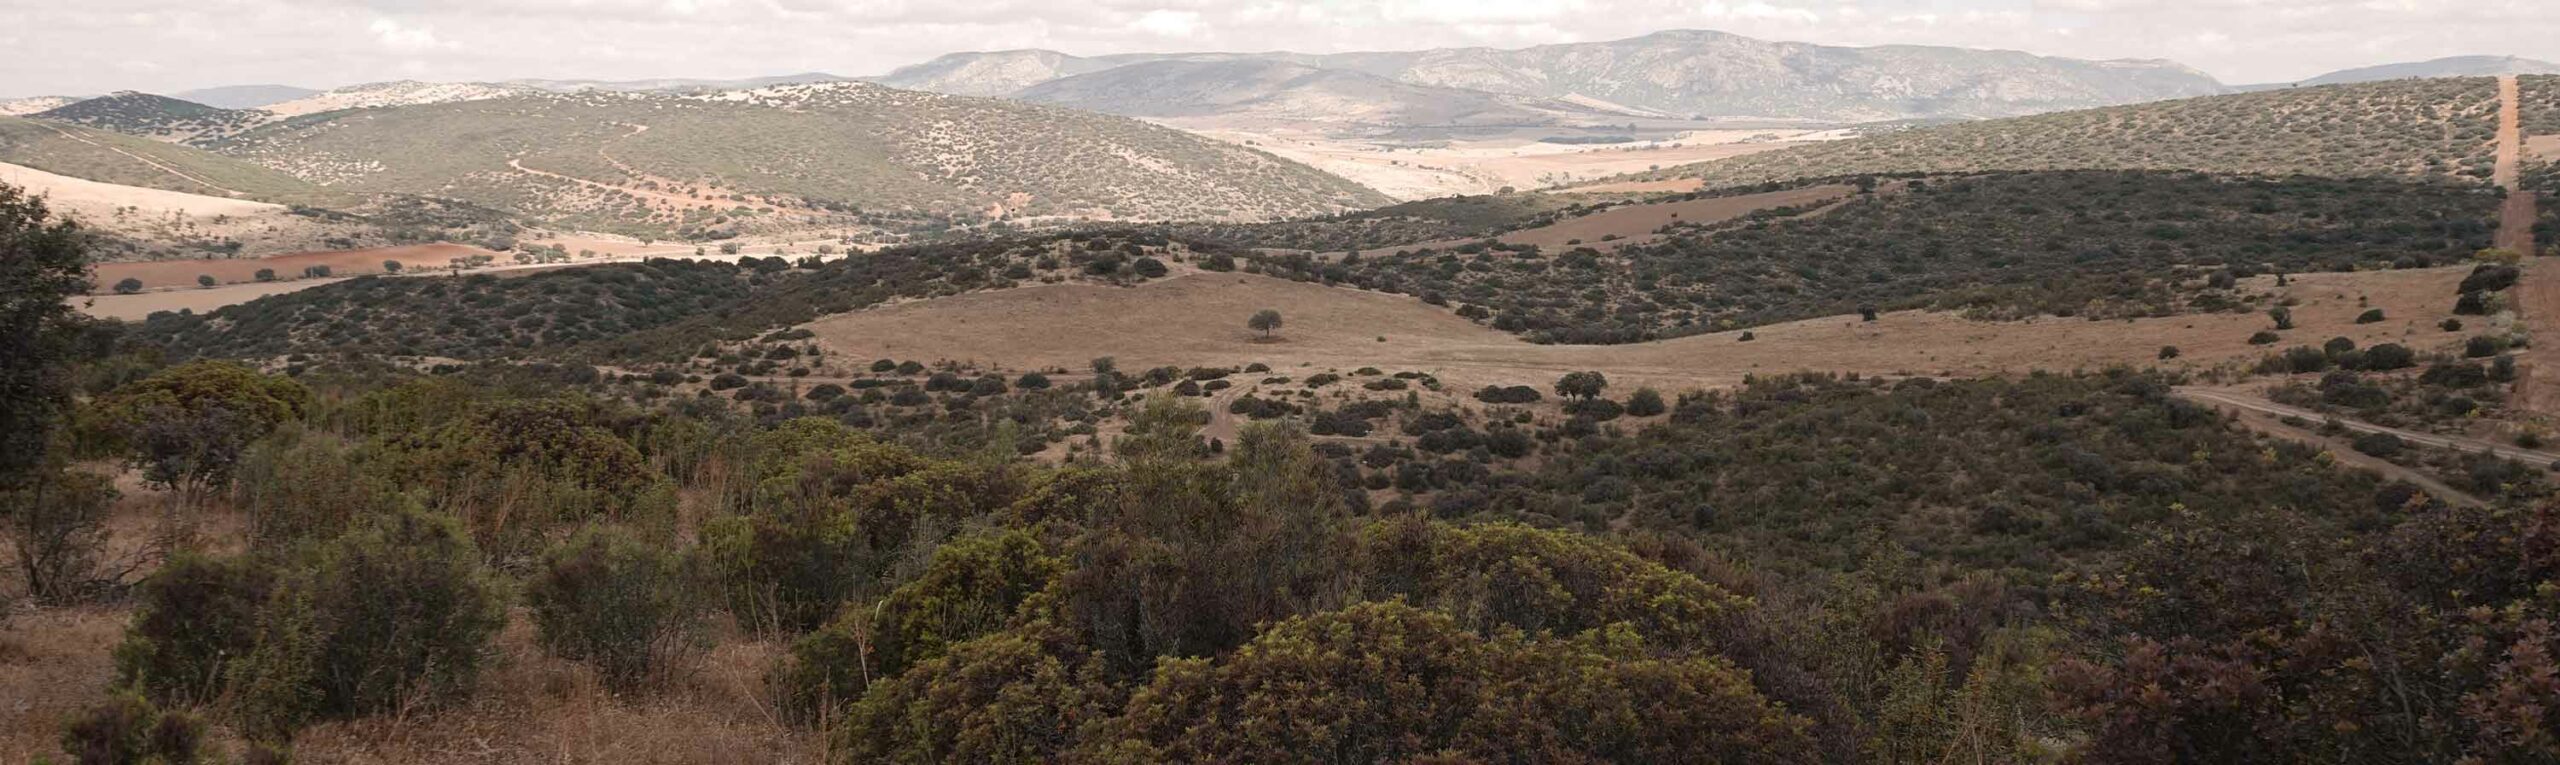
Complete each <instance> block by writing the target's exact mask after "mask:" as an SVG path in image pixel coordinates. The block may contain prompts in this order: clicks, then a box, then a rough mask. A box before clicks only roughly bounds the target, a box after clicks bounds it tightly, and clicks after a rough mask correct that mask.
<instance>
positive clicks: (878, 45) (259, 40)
mask: <svg viewBox="0 0 2560 765" xmlns="http://www.w3.org/2000/svg"><path fill="white" fill-rule="evenodd" d="M9 2H10V3H11V4H13V6H14V7H7V8H0V22H6V23H0V28H4V29H7V30H9V31H6V32H0V45H6V46H8V47H10V48H12V49H14V50H16V51H18V55H17V56H16V57H15V59H16V61H15V64H16V65H13V66H12V67H11V68H10V69H9V70H7V71H0V94H7V95H8V96H10V97H24V96H39V95H96V94H101V93H106V92H111V91H118V90H140V91H146V92H157V93H170V92H177V91H186V90H196V89H202V88H210V87H220V86H228V85H257V84H281V85H292V86H297V87H306V88H316V89H327V88H333V87H342V86H346V85H352V84H358V83H365V82H379V81H386V80H401V79H416V80H428V81H440V82H455V81H501V80H516V79H546V80H646V79H673V78H684V79H715V80H717V79H743V78H750V77H764V76H776V75H786V74H796V73H805V72H825V73H829V74H836V75H843V76H870V75H879V74H884V73H886V72H888V71H890V70H892V69H895V68H897V67H900V66H905V65H909V64H915V63H921V62H923V61H927V60H930V59H932V58H934V57H936V56H940V55H944V54H949V53H957V52H967V51H985V50H1009V49H1021V48H1043V49H1050V50H1057V51H1061V52H1064V53H1069V54H1074V55H1081V56H1095V55H1110V54H1117V53H1173V52H1209V51H1215V52H1260V51H1278V50H1285V51H1293V52H1302V53H1338V52H1348V51H1389V50H1418V49H1428V48H1443V47H1464V46H1485V47H1497V48H1518V47H1527V46H1532V45H1540V44H1553V43H1573V42H1598V41H1606V40H1616V39H1624V38H1629V37H1639V36H1643V35H1646V34H1651V33H1654V32H1660V31H1665V30H1674V29H1703V30H1713V31H1720V32H1729V33H1732V34H1738V35H1743V36H1747V37H1755V38H1761V39H1768V40H1787V41H1797V42H1807V43H1815V44H1823V45H1843V46H1873V45H1905V44H1907V45H1940V46H1951V47H1965V48H1978V49H1996V50H2019V51H2024V52H2027V53H2033V54H2037V55H2044V56H2065V57H2070V58H2083V59H2168V60H2173V61H2177V62H2179V63H2181V64H2185V65H2188V66H2191V67H2195V68H2197V69H2199V70H2202V71H2204V72H2205V73H2207V74H2209V75H2212V76H2213V77H2214V78H2216V79H2218V80H2220V81H2222V82H2224V83H2226V84H2234V85H2239V84H2251V83H2272V82H2293V81H2299V80H2302V79H2305V78H2309V77H2312V76H2316V75H2319V74H2322V73H2325V72H2330V71H2335V70H2339V69H2348V68H2355V67H2362V66H2372V65H2379V64H2390V63H2400V62H2409V61H2422V60H2428V59H2436V58H2444V57H2449V56H2463V55H2483V56H2510V55H2512V56H2522V57H2525V58H2546V59H2547V58H2551V57H2553V53H2554V52H2551V51H2547V50H2542V49H2543V48H2547V47H2548V45H2547V43H2544V44H2537V43H2536V42H2535V41H2538V40H2539V41H2547V40H2550V39H2554V38H2555V37H2560V6H2553V5H2547V4H2541V3H2531V2H2524V1H2523V0H2493V1H2489V2H2471V3H2454V2H2434V1H2432V0H2406V1H2404V2H2394V3H2368V2H2361V1H2359V0H2310V1H2309V2H2288V3H2267V2H2258V1H2256V0H2191V1H2181V2H2141V1H2140V0H1975V1H1959V0H1940V1H1936V2H1930V1H1925V0H1838V1H1829V0H1825V1H1815V0H1748V1H1746V2H1727V0H1705V1H1704V2H1667V1H1664V0H1627V1H1624V2H1617V1H1612V0H1510V1H1508V2H1503V1H1494V2H1459V1H1458V0H1340V1H1338V2H1257V3H1247V4H1222V3H1214V2H1203V1H1200V0H1145V1H1138V0H1108V1H1106V2H1099V3H1089V4H1080V5H1078V6H1076V7H1072V8H1059V7H1050V6H1049V5H1048V4H1045V3H1037V2H1027V1H1023V0H992V1H991V2H982V3H977V4H971V5H968V6H946V5H940V4H926V3H918V2H912V1H911V0H757V1H756V2H745V1H744V0H541V1H538V2H529V3H500V2H496V1H495V0H470V1H468V2H460V3H432V4H431V3H425V2H418V1H417V0H230V1H229V2H224V3H220V4H214V5H200V4H187V3H176V2H169V1H168V0H99V1H98V2H93V3H89V4H85V5H84V6H82V7H77V8H74V7H69V6H67V5H59V4H37V3H32V2H26V0H9ZM2268 29H2280V30H2282V31H2280V32H2275V33H2268V34H2256V33H2257V31H2258V30H2268ZM2252 34H2256V36H2254V37H2253V36H2251V35H2252Z"/></svg>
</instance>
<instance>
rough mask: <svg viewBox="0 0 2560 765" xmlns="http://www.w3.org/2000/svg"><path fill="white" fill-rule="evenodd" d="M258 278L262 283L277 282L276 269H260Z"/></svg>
mask: <svg viewBox="0 0 2560 765" xmlns="http://www.w3.org/2000/svg"><path fill="white" fill-rule="evenodd" d="M256 278H257V280H258V281H262V282H272V281H275V280H276V270H275V269H272V268H261V269H258V273H257V276H256Z"/></svg>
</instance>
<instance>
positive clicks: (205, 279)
mask: <svg viewBox="0 0 2560 765" xmlns="http://www.w3.org/2000/svg"><path fill="white" fill-rule="evenodd" d="M196 286H199V287H211V286H213V275H212V274H197V275H196Z"/></svg>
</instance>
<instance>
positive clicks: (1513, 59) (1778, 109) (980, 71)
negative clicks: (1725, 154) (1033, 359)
mask: <svg viewBox="0 0 2560 765" xmlns="http://www.w3.org/2000/svg"><path fill="white" fill-rule="evenodd" d="M1238 59H1243V60H1258V61H1268V62H1281V63H1289V64H1296V65H1300V66H1310V67H1316V68H1320V69H1331V70H1342V71H1349V72H1358V73H1362V74H1368V75H1372V76H1375V77H1381V78H1385V79H1389V80H1394V81H1397V82H1403V83H1408V84H1414V85H1428V86H1435V87H1443V88H1462V89H1468V90H1477V91H1483V92H1487V93H1495V94H1501V95H1508V96H1523V97H1532V98H1541V99H1590V100H1594V101H1599V102H1605V103H1610V104H1617V105H1621V106H1625V107H1630V108H1634V109H1641V110H1646V111H1652V112H1658V113H1662V114H1666V115H1675V116H1694V117H1702V118H1743V119H1782V120H1805V121H1816V122H1868V121H1881V120H1896V119H1942V118H1974V117H1999V116H2014V115H2022V114H2032V113H2038V112H2047V111H2056V110H2062V109H2076V108H2085V107H2092V106H2104V105H2112V104H2124V103H2136V102H2142V101H2154V100H2159V99H2164V98H2179V97H2186V96H2199V95H2210V94H2216V93H2223V92H2227V91H2228V89H2227V88H2225V87H2224V86H2223V85H2222V84H2221V83H2218V82H2215V81H2214V80H2213V78H2211V77H2209V76H2206V75H2205V74H2203V73H2201V72H2197V71H2195V70H2193V69H2188V68H2186V67H2183V66H2179V65H2177V64H2174V63H2170V62H2165V61H2083V60H2077V59H2065V58H2048V57H2040V56H2033V55H2029V54H2025V53H2018V52H2013V51H1983V50H1970V49H1960V48H1940V47H1927V46H1908V45H1902V46H1883V47H1874V48H1845V47H1834V46H1823V45H1811V44H1805V43H1788V42H1770V41H1764V40H1756V39H1752V38H1748V37H1742V36H1739V35H1731V34H1725V33H1721V32H1710V31H1670V32H1661V33H1657V34H1652V35H1646V36H1643V37H1637V38H1631V39H1626V40H1616V41H1610V42H1595V43H1573V44H1564V45H1542V46H1537V47H1532V48H1523V49H1516V50H1501V49H1492V48H1444V49H1435V50H1423V51H1403V52H1376V53H1341V54H1330V55H1308V54H1295V53H1258V54H1232V53H1203V54H1167V55H1151V54H1139V55H1122V56H1108V57H1097V58H1079V57H1076V56H1069V55H1066V54H1062V53H1057V52H1054V51H1037V50H1032V51H1019V50H1018V51H1001V52H994V53H962V54H952V55H947V56H943V57H941V58H937V59H935V60H933V61H929V62H926V63H923V64H918V65H915V66H910V67H906V68H902V69H899V70H897V71H893V72H891V73H889V74H887V75H884V76H882V77H880V78H877V81H878V82H881V83H883V84H888V85H892V86H896V87H905V88H917V89H923V90H933V91H938V92H946V93H961V94H969V95H1012V94H1015V93H1020V92H1023V91H1024V90H1025V89H1027V88H1030V87H1032V86H1034V85H1039V84H1041V83H1045V82H1048V81H1051V80H1057V79H1063V78H1067V77H1073V76H1077V75H1083V74H1089V73H1093V72H1099V71H1105V70H1109V69H1113V68H1117V67H1122V66H1130V65H1136V64H1143V63H1149V62H1160V61H1168V60H1172V61H1194V62H1198V61H1223V60H1238Z"/></svg>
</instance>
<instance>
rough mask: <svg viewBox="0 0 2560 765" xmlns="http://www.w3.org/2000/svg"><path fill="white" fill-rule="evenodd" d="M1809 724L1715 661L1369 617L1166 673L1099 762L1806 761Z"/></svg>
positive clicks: (1268, 635) (1429, 620) (1398, 615)
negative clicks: (1487, 635)
mask: <svg viewBox="0 0 2560 765" xmlns="http://www.w3.org/2000/svg"><path fill="white" fill-rule="evenodd" d="M1805 726H1806V723H1805V721H1803V720H1802V719H1801V718H1795V717H1793V716H1791V715H1789V714H1787V712H1786V711H1785V710H1784V709H1783V708H1781V707H1778V706H1776V705H1773V704H1771V703H1769V702H1768V700H1766V699H1765V698H1762V697H1761V696H1760V694H1759V693H1758V692H1756V691H1754V690H1753V689H1752V687H1751V681H1750V677H1749V675H1748V674H1747V673H1744V672H1741V671H1739V670H1736V669H1735V668H1733V667H1732V665H1730V664H1727V663H1725V662H1723V661H1722V660H1718V659H1712V658H1686V659H1684V658H1653V657H1649V656H1646V655H1645V654H1644V649H1643V646H1642V643H1641V641H1638V640H1636V639H1634V638H1633V637H1632V636H1628V635H1625V634H1611V635H1598V636H1594V637H1593V638H1591V639H1588V640H1581V641H1557V640H1532V639H1523V638H1521V637H1520V636H1519V635H1518V634H1517V633H1506V634H1504V635H1500V636H1496V637H1494V638H1491V639H1488V638H1484V637H1480V636H1478V635H1476V634H1475V633H1473V632H1470V631H1468V630H1466V629H1464V628H1461V627H1460V626H1458V624H1457V623H1456V622H1455V621H1454V620H1452V619H1451V618H1450V617H1449V616H1448V615H1446V614H1442V613H1437V612H1433V611H1426V610H1422V609H1417V608H1414V607H1412V606H1408V605H1405V604H1402V603H1394V602H1389V603H1364V604H1360V605H1355V606H1352V607H1349V608H1346V609H1344V610H1342V611H1339V612H1331V613H1323V614H1316V615H1311V616H1304V617H1298V618H1295V619H1291V620H1288V621H1285V622H1282V623H1279V624H1277V625H1274V626H1273V627H1272V628H1271V629H1270V630H1269V631H1267V632H1265V633H1263V634H1262V635H1261V636H1260V637H1258V638H1256V639H1255V640H1254V641H1253V642H1251V643H1249V644H1246V645H1245V646H1244V647H1242V648H1241V649H1239V650H1237V651H1236V652H1235V653H1234V654H1233V655H1232V656H1230V657H1226V658H1223V659H1218V660H1207V659H1192V660H1176V661H1168V662H1165V663H1163V664H1160V665H1158V667H1157V668H1156V671H1155V674H1154V679H1153V680H1152V681H1151V682H1150V683H1149V684H1148V685H1147V686H1146V687H1145V688H1144V689H1142V690H1140V691H1138V692H1137V694H1136V695H1135V696H1133V697H1132V698H1131V699H1130V701H1129V707H1128V709H1127V711H1126V712H1125V713H1124V715H1123V716H1122V718H1121V719H1120V720H1118V721H1116V724H1115V726H1114V727H1115V729H1116V731H1117V732H1118V733H1119V734H1120V736H1121V737H1122V740H1120V741H1117V742H1113V743H1112V744H1111V745H1110V747H1109V748H1108V750H1107V751H1109V752H1110V754H1111V756H1112V757H1113V758H1116V759H1119V760H1124V761H1233V760H1255V761H1269V762H1399V761H1408V760H1412V759H1415V758H1421V757H1425V756H1441V757H1449V758H1455V759H1462V760H1469V761H1489V760H1502V759H1512V758H1517V759H1520V760H1523V761H1538V762H1630V763H1633V762H1735V763H1783V762H1799V761H1803V760H1805V759H1807V758H1808V757H1809V756H1810V755H1811V753H1812V742H1811V740H1810V739H1809V738H1808V737H1807V736H1806V735H1805V732H1804V729H1805Z"/></svg>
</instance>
